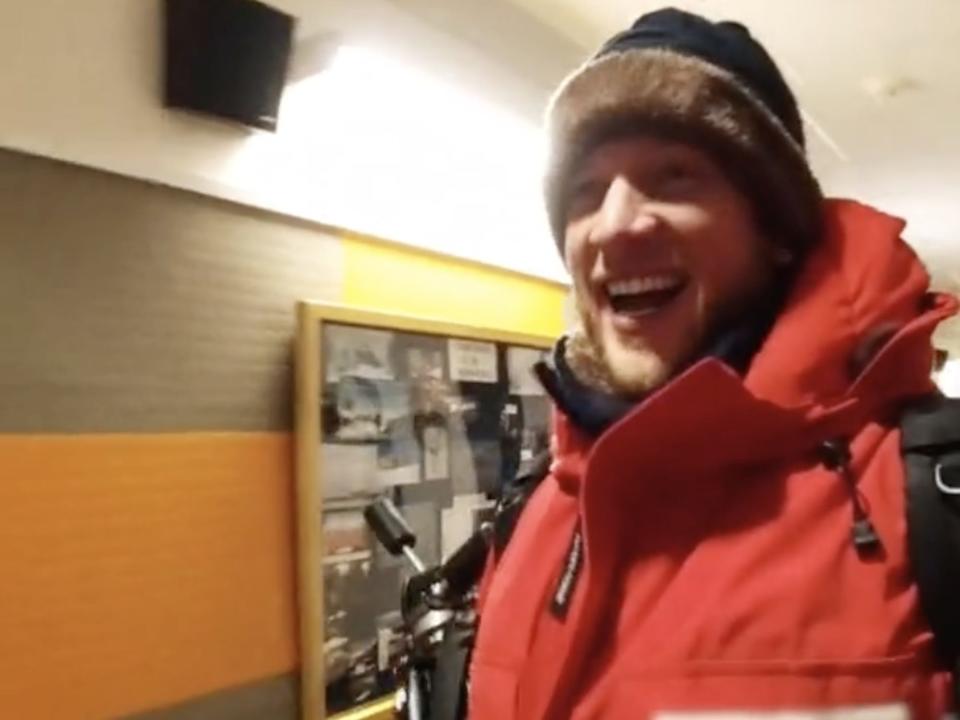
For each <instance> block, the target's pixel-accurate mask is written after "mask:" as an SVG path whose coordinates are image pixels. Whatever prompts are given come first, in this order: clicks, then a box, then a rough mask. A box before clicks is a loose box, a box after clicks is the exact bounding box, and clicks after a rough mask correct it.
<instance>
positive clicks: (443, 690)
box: [430, 451, 552, 720]
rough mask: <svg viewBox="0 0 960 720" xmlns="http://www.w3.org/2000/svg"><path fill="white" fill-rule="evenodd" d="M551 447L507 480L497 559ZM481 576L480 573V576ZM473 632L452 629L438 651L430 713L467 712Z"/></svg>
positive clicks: (495, 542)
mask: <svg viewBox="0 0 960 720" xmlns="http://www.w3.org/2000/svg"><path fill="white" fill-rule="evenodd" d="M551 462H552V458H551V456H550V453H549V451H547V452H543V453H541V454H540V455H538V456H537V457H535V458H534V459H533V462H531V463H530V467H529V469H528V470H527V471H526V472H523V473H521V474H520V475H518V476H517V477H516V478H513V479H511V480H509V481H506V482H504V484H503V488H502V489H501V492H500V499H499V500H498V501H497V507H496V511H495V513H494V516H493V535H492V538H491V544H492V548H493V556H494V559H495V560H499V559H500V556H501V555H502V554H503V551H504V550H505V549H506V547H507V543H509V542H510V538H511V537H513V531H514V529H515V528H516V527H517V522H518V521H519V520H520V514H521V513H522V512H523V509H524V508H525V507H526V505H527V501H528V500H529V499H530V497H531V496H532V495H533V492H534V490H536V489H537V486H538V485H540V483H541V482H542V481H543V479H544V478H545V477H546V476H547V475H548V474H549V472H550V464H551ZM476 579H477V580H479V577H477V578H476ZM473 640H474V637H473V634H472V632H471V633H466V634H465V633H458V632H451V633H448V634H447V637H446V638H445V640H444V645H443V647H441V648H440V649H439V651H438V653H437V665H436V669H435V670H434V672H433V675H432V678H431V688H430V717H432V718H436V719H438V720H448V719H450V720H462V719H463V718H465V717H466V714H467V709H468V708H467V692H468V686H469V679H468V674H469V669H470V655H471V653H472V651H473Z"/></svg>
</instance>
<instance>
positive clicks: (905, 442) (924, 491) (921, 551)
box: [900, 394, 960, 709]
mask: <svg viewBox="0 0 960 720" xmlns="http://www.w3.org/2000/svg"><path fill="white" fill-rule="evenodd" d="M900 429H901V433H902V437H901V447H902V451H903V458H904V464H905V467H906V481H907V527H908V542H909V552H910V561H911V563H912V565H913V572H914V575H915V577H916V580H917V586H918V588H919V594H920V604H921V607H922V609H923V612H924V614H925V615H926V618H927V621H928V622H929V623H930V626H931V628H932V630H933V634H934V641H935V644H936V649H937V653H938V655H939V657H940V660H941V661H942V662H943V664H944V666H945V667H946V668H949V669H950V671H951V672H952V673H953V679H954V696H955V703H956V704H957V707H958V709H960V399H951V398H946V397H943V396H942V395H939V394H938V395H931V396H929V397H924V398H922V399H921V400H919V401H918V402H916V403H913V404H911V405H910V406H909V407H908V408H907V409H906V411H905V412H904V413H903V415H902V417H901V423H900Z"/></svg>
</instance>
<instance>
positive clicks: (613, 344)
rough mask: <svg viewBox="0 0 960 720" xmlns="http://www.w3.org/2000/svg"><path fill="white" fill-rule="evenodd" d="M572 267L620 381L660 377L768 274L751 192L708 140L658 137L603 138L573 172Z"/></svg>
mask: <svg viewBox="0 0 960 720" xmlns="http://www.w3.org/2000/svg"><path fill="white" fill-rule="evenodd" d="M570 180H571V182H570V185H569V187H570V190H569V195H568V198H567V200H568V202H567V206H566V207H567V218H566V219H567V224H566V246H565V256H566V263H567V267H568V268H569V270H570V273H571V275H572V277H573V283H574V292H575V295H576V299H577V306H578V310H579V314H580V318H581V320H582V322H583V326H584V329H585V331H586V333H587V336H588V338H589V339H590V340H591V342H592V344H593V345H594V349H595V351H596V352H597V354H598V355H599V357H600V358H601V360H602V362H603V363H604V365H605V367H606V371H607V374H608V376H609V379H610V381H611V383H612V385H613V387H614V389H615V390H616V391H617V392H620V393H623V394H627V395H636V394H640V393H643V392H645V391H647V390H650V389H652V388H655V387H657V386H658V385H660V384H662V383H663V382H664V381H666V380H667V379H668V378H669V377H670V376H671V375H672V374H673V373H674V372H675V371H676V370H677V369H678V368H680V367H681V366H682V365H683V364H684V363H686V362H688V361H689V360H691V359H692V358H693V355H694V353H696V352H697V351H698V350H699V349H700V348H701V347H702V346H703V344H704V342H705V341H706V339H707V338H708V337H709V336H710V335H711V334H712V333H713V332H715V331H716V329H717V328H718V327H723V323H724V322H726V321H729V320H730V319H731V318H734V317H736V316H737V315H738V314H739V313H740V312H743V311H745V310H748V308H747V307H746V306H747V305H748V303H750V301H751V300H753V299H755V298H756V297H757V296H758V295H759V294H760V292H762V291H763V290H764V289H766V288H767V287H768V285H769V283H770V280H771V274H772V268H773V262H772V246H771V244H770V243H769V242H767V240H766V239H765V238H763V237H761V235H760V233H759V231H758V229H757V227H756V223H755V220H754V216H753V212H752V208H751V207H750V204H749V201H748V200H747V198H746V197H744V196H743V195H742V194H741V193H740V192H739V191H738V190H737V189H736V187H735V186H734V185H733V184H732V183H731V182H730V181H729V180H728V179H727V177H726V176H725V175H724V173H723V172H722V171H721V170H720V168H719V167H718V166H717V165H716V163H715V162H714V161H713V160H712V158H711V157H710V156H709V155H707V154H706V153H704V152H703V151H701V150H698V149H696V148H694V147H692V146H689V145H685V144H681V143H677V142H671V141H666V140H661V139H657V138H655V137H650V136H630V137H625V138H620V139H612V140H609V141H607V142H604V143H601V144H600V145H598V146H597V147H595V148H594V149H593V150H592V151H591V152H590V153H588V154H587V156H586V157H585V158H584V159H583V160H582V162H580V163H579V165H578V166H577V168H576V169H575V170H574V172H573V174H572V177H571V178H570Z"/></svg>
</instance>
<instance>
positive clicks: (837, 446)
mask: <svg viewBox="0 0 960 720" xmlns="http://www.w3.org/2000/svg"><path fill="white" fill-rule="evenodd" d="M820 460H821V462H823V465H824V467H826V468H827V469H828V470H833V471H834V472H835V473H837V475H839V476H840V478H841V479H842V480H843V483H844V485H845V486H846V488H847V492H848V493H849V494H850V504H851V506H852V507H853V524H852V526H851V528H850V536H851V539H852V541H853V547H854V549H855V550H856V551H857V554H858V555H860V557H866V556H869V555H873V554H874V553H876V552H878V551H879V550H881V549H882V548H883V544H882V543H881V542H880V535H878V534H877V529H876V528H875V527H874V525H873V521H871V520H870V512H869V510H868V509H867V507H866V503H865V501H864V498H863V496H862V495H861V494H860V490H859V488H857V479H856V478H855V477H854V476H853V471H852V470H851V469H850V461H851V456H850V446H849V445H848V444H847V442H846V441H845V440H839V439H838V440H827V441H826V442H824V443H823V444H822V445H820Z"/></svg>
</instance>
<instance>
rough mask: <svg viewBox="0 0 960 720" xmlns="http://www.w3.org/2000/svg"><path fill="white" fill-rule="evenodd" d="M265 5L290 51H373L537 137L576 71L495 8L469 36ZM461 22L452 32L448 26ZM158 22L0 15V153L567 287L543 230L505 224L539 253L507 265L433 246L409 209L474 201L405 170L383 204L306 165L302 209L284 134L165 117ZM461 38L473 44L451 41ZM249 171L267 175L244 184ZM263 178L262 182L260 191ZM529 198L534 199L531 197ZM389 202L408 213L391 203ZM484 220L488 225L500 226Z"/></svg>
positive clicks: (483, 252)
mask: <svg viewBox="0 0 960 720" xmlns="http://www.w3.org/2000/svg"><path fill="white" fill-rule="evenodd" d="M471 1H472V0H471ZM270 4H271V5H274V6H276V7H278V8H279V9H281V10H283V11H285V12H288V13H290V14H292V15H294V16H295V17H297V18H298V21H299V22H298V32H297V38H296V41H297V47H298V48H300V49H303V48H304V46H306V45H309V43H310V42H311V41H312V40H316V39H317V38H318V37H320V38H322V37H324V36H327V35H336V36H337V37H339V38H341V39H342V41H343V42H344V43H346V44H360V45H363V46H370V47H373V48H376V49H377V50H382V51H383V52H384V53H385V54H386V55H387V56H389V57H390V58H395V59H398V60H400V61H401V62H403V63H405V64H412V65H414V66H416V67H419V68H424V69H425V70H426V71H427V73H428V74H429V75H431V76H433V75H436V76H437V77H438V78H441V79H442V80H444V81H445V82H446V83H448V84H452V85H454V86H455V87H457V88H459V89H462V90H465V91H467V92H468V93H471V94H473V95H476V96H478V97H483V98H485V99H486V100H487V101H488V102H490V103H492V104H493V105H496V106H499V107H503V108H506V109H509V110H510V111H511V112H514V111H515V112H516V113H517V114H518V115H520V116H525V117H526V118H527V119H528V120H529V121H530V122H531V123H537V122H539V115H540V111H541V108H542V106H543V101H544V99H545V97H546V96H547V94H548V92H549V90H550V88H551V87H552V85H553V84H554V83H555V82H556V78H557V77H558V76H559V75H561V74H562V72H563V69H565V68H568V67H572V66H573V65H574V64H575V63H576V62H577V61H578V60H579V59H580V56H581V51H580V50H579V49H578V48H576V47H575V46H572V45H571V44H570V43H569V42H568V41H565V40H563V39H562V37H561V36H560V35H559V34H557V33H555V32H553V31H549V30H547V29H546V28H544V27H542V26H540V25H538V24H537V23H536V22H535V21H533V20H532V19H530V18H529V17H527V16H526V15H524V14H523V13H521V12H520V11H518V10H516V9H515V8H513V6H512V5H510V4H509V3H505V2H501V0H490V1H489V2H483V3H480V2H475V3H473V5H475V6H476V8H477V10H476V13H479V15H478V17H477V18H476V20H475V21H470V20H469V17H470V16H469V15H468V14H467V13H466V12H465V13H464V14H463V15H462V16H461V15H458V14H452V15H451V13H449V11H446V12H443V11H442V8H441V6H444V7H445V6H449V3H448V2H445V1H444V0H418V2H417V3H416V4H415V6H411V7H408V5H410V4H408V3H397V2H394V1H393V0H324V2H322V3H317V2H316V1H315V0H270ZM511 8H512V9H511ZM480 9H483V11H482V12H481V11H480ZM457 18H460V19H461V24H460V25H457V24H455V23H453V20H454V19H457ZM162 21H163V15H162V2H161V0H136V1H135V2H131V1H130V0H83V2H64V1H63V0H32V1H31V2H9V3H0V98H3V103H4V104H3V111H2V112H0V147H4V148H9V149H15V150H20V151H23V152H28V153H32V154H38V155H44V156H47V157H52V158H56V159H60V160H66V161H68V162H71V163H77V164H82V165H87V166H90V167H95V168H100V169H105V170H109V171H111V172H115V173H119V174H123V175H127V176H130V177H137V178H142V179H146V180H151V181H156V182H160V183H164V184H168V185H171V186H173V187H179V188H185V189H188V190H193V191H196V192H200V193H205V194H208V195H211V196H215V197H220V198H224V199H228V200H232V201H235V202H240V203H244V204H248V205H251V206H254V207H259V208H265V209H269V210H273V211H277V212H282V213H285V214H288V215H291V216H293V217H301V218H305V219H308V220H311V221H315V222H321V223H326V224H328V225H334V226H338V227H348V228H350V229H352V230H354V231H356V232H362V233H369V234H373V235H378V236H381V237H389V238H391V239H393V240H396V241H400V242H404V243H406V244H408V245H411V246H414V247H430V248H432V249H434V250H440V251H442V252H444V253H448V254H455V255H458V256H460V257H465V258H468V259H473V260H476V261H480V262H485V263H489V264H493V265H497V266H500V267H510V268H512V269H514V270H520V271H522V272H527V273H531V274H540V275H543V276H546V277H549V278H553V279H561V280H563V279H564V275H563V271H562V267H560V266H559V263H556V262H550V261H551V260H553V254H552V248H551V247H550V240H549V235H548V233H547V232H546V227H545V225H544V228H543V233H542V237H538V238H529V237H526V238H520V237H516V235H517V234H521V233H523V234H528V233H526V231H523V230H520V229H518V228H517V227H516V226H515V225H514V224H512V223H509V222H507V221H506V220H504V221H503V222H502V223H501V224H502V227H501V228H500V233H499V235H500V236H502V237H504V238H507V239H516V240H518V241H519V240H521V239H523V240H525V241H526V242H527V243H528V244H529V243H533V242H539V243H540V246H541V247H542V248H543V251H544V252H543V253H534V254H532V255H530V254H526V255H525V254H518V253H516V252H515V251H514V252H511V251H510V248H509V243H506V244H505V245H504V244H499V245H498V244H497V243H493V242H470V241H469V240H470V230H471V229H470V227H461V228H460V232H459V233H451V232H434V231H431V230H429V229H428V228H426V227H425V226H424V224H423V223H422V222H421V223H417V222H416V221H411V218H410V213H409V212H407V211H406V208H407V206H408V205H411V206H414V207H419V206H420V204H421V203H422V198H423V197H436V196H443V195H444V194H446V195H450V194H451V193H452V194H453V196H454V197H460V198H464V197H466V198H468V199H469V198H473V196H474V194H475V188H472V187H463V188H462V189H460V188H458V187H457V186H454V187H453V188H451V186H450V183H449V179H448V178H446V177H441V178H433V177H429V176H428V177H424V178H420V177H418V178H417V179H416V182H411V178H412V177H413V176H415V175H416V167H411V166H409V165H408V166H407V167H399V168H395V169H393V168H380V169H379V174H381V175H383V174H386V175H389V177H387V178H385V179H383V178H382V179H383V180H384V183H383V184H384V186H385V187H387V188H388V190H389V192H386V191H384V192H383V194H382V196H378V195H377V192H376V191H375V190H374V191H371V190H370V189H368V188H364V187H363V186H362V183H361V184H360V185H359V186H357V187H352V186H351V187H345V185H347V184H348V183H346V182H345V180H344V175H345V173H344V168H343V166H342V164H341V165H338V164H337V163H334V162H332V161H331V159H330V158H329V157H327V158H326V159H325V160H324V159H322V158H320V159H318V160H317V161H316V162H315V163H312V164H311V172H310V174H311V182H313V183H315V185H316V187H317V188H321V189H322V188H326V192H320V191H318V192H315V193H311V194H310V197H309V198H308V199H307V200H303V199H301V198H299V196H298V193H297V192H296V189H297V188H298V187H299V186H300V185H302V182H303V181H302V177H301V174H300V173H302V171H303V170H302V168H300V167H298V165H299V164H298V163H297V162H295V161H294V160H291V158H290V157H288V155H287V153H289V152H290V151H289V150H288V149H287V148H286V145H285V144H284V142H277V143H274V142H272V141H270V140H271V139H272V138H276V137H280V135H282V133H283V123H282V121H281V128H280V131H281V132H280V135H278V136H274V135H270V134H264V133H260V132H257V131H252V130H250V129H247V128H243V127H240V126H237V125H233V124H230V123H226V122H221V121H218V120H215V119H209V118H206V117H202V116H199V115H193V114H189V113H184V112H179V111H171V110H168V109H165V108H164V107H163V106H162V78H163V53H162V44H161V35H162V25H163V22H162ZM481 21H482V22H481ZM496 22H499V24H500V25H501V26H503V27H506V28H508V30H506V31H504V32H500V33H499V34H497V35H496V37H495V38H494V37H493V36H492V35H489V36H488V34H483V33H479V37H477V35H478V31H479V30H480V29H481V28H487V27H491V26H493V25H494V24H495V23H496ZM464 27H465V28H467V29H469V30H471V31H472V32H473V35H474V36H473V37H470V38H463V37H459V35H458V34H463V32H465V30H464ZM481 40H482V41H483V42H481ZM533 48H536V52H534V51H533ZM303 54H309V53H300V54H298V53H297V50H296V48H295V55H294V61H295V64H297V65H299V60H300V59H301V56H302V55H303ZM532 58H539V60H537V61H534V60H532ZM316 70H317V68H313V71H314V72H316ZM298 71H299V72H309V68H306V69H304V68H299V67H298ZM264 140H267V141H268V142H263V141H264ZM341 140H342V142H341V146H340V147H341V149H342V150H343V152H344V154H345V155H347V156H349V155H350V154H351V151H358V150H360V149H362V147H363V146H364V144H365V143H368V142H369V139H368V138H366V137H353V138H352V137H350V136H349V134H345V136H344V137H343V138H341ZM401 142H402V140H401ZM351 143H353V145H351ZM304 152H306V151H304ZM301 154H302V153H301ZM251 164H254V165H257V166H260V165H262V166H264V167H267V168H269V170H258V171H256V172H249V171H248V169H249V167H250V165H251ZM268 173H269V174H270V175H271V177H270V178H269V181H268V182H263V177H264V175H265V174H268ZM534 184H535V183H534ZM531 190H532V195H533V196H535V195H536V188H535V187H533V185H532V186H531ZM365 192H366V194H367V195H369V194H370V193H371V192H373V193H374V195H375V196H374V197H370V201H371V204H372V205H373V206H375V207H377V208H378V210H377V212H368V213H357V212H352V211H350V209H349V208H350V207H352V206H353V205H355V203H352V202H345V201H344V199H343V198H345V197H346V198H352V197H353V196H354V195H362V194H364V193H365ZM398 197H399V198H403V199H405V200H406V201H407V202H395V200H396V199H397V198H398ZM532 202H534V203H535V202H536V198H535V197H534V200H532ZM495 207H496V205H493V206H491V207H490V208H486V210H485V211H486V212H487V213H488V214H491V213H492V214H494V215H495V209H494V208H495ZM479 211H481V212H483V211H484V208H483V207H480V208H479ZM461 236H462V237H461Z"/></svg>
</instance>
